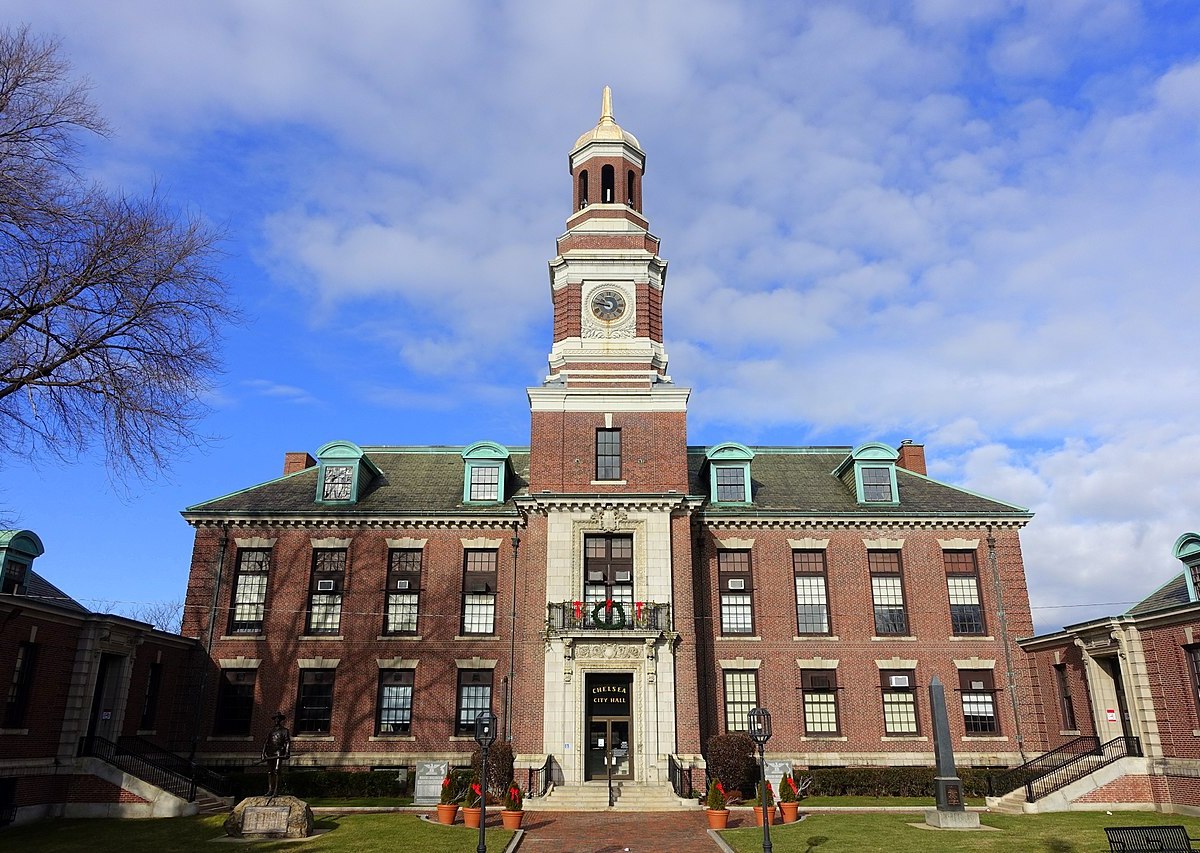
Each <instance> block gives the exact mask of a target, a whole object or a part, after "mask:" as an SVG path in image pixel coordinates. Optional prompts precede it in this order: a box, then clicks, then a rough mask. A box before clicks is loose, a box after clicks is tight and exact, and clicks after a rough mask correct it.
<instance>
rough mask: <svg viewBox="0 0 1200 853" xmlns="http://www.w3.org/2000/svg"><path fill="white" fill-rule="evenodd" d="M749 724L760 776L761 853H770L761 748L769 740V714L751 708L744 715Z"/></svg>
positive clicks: (761, 709)
mask: <svg viewBox="0 0 1200 853" xmlns="http://www.w3.org/2000/svg"><path fill="white" fill-rule="evenodd" d="M746 716H747V717H748V718H749V722H750V731H749V734H750V739H751V740H752V741H754V742H755V743H756V744H758V769H759V773H760V774H761V776H762V786H763V787H762V816H763V845H762V849H763V853H771V816H770V815H768V814H767V759H766V756H765V755H764V754H763V747H764V746H766V744H767V741H769V740H770V739H771V712H770V711H768V710H767V709H766V708H752V709H750V713H749V714H747V715H746Z"/></svg>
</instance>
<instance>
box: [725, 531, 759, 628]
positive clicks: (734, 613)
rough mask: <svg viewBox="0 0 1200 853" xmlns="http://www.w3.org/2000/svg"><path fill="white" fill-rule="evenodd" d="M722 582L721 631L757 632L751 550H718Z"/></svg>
mask: <svg viewBox="0 0 1200 853" xmlns="http://www.w3.org/2000/svg"><path fill="white" fill-rule="evenodd" d="M717 570H718V572H717V574H718V580H719V583H720V586H721V633H722V634H753V633H754V600H753V595H752V592H753V590H754V577H753V575H752V573H751V571H750V552H749V551H718V552H717Z"/></svg>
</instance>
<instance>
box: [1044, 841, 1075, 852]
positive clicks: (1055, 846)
mask: <svg viewBox="0 0 1200 853" xmlns="http://www.w3.org/2000/svg"><path fill="white" fill-rule="evenodd" d="M1077 849H1078V848H1077V847H1076V846H1075V845H1074V844H1072V843H1071V842H1070V841H1063V840H1062V839H1061V838H1051V839H1050V840H1049V841H1047V842H1046V853H1074V851H1075V850H1077Z"/></svg>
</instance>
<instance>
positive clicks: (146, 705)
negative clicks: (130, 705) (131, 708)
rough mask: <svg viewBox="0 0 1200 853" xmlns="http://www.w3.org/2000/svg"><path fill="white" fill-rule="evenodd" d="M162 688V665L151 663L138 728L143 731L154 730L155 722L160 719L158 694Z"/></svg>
mask: <svg viewBox="0 0 1200 853" xmlns="http://www.w3.org/2000/svg"><path fill="white" fill-rule="evenodd" d="M161 688H162V664H161V663H157V662H155V663H151V664H150V671H149V672H148V673H146V695H145V696H144V697H143V699H142V719H141V720H140V721H139V722H138V728H139V729H141V730H143V731H149V730H150V729H153V728H154V721H155V719H156V718H157V717H158V693H159V690H160V689H161Z"/></svg>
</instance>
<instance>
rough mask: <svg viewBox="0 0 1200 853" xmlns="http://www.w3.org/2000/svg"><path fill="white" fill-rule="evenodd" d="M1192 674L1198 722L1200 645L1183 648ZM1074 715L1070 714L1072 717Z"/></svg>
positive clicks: (1199, 717) (1199, 711)
mask: <svg viewBox="0 0 1200 853" xmlns="http://www.w3.org/2000/svg"><path fill="white" fill-rule="evenodd" d="M1183 650H1184V652H1185V653H1186V654H1187V659H1188V668H1189V669H1190V670H1191V673H1192V698H1193V699H1195V700H1196V719H1197V720H1200V645H1197V646H1184V649H1183ZM1073 716H1074V715H1073V714H1072V717H1073Z"/></svg>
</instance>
